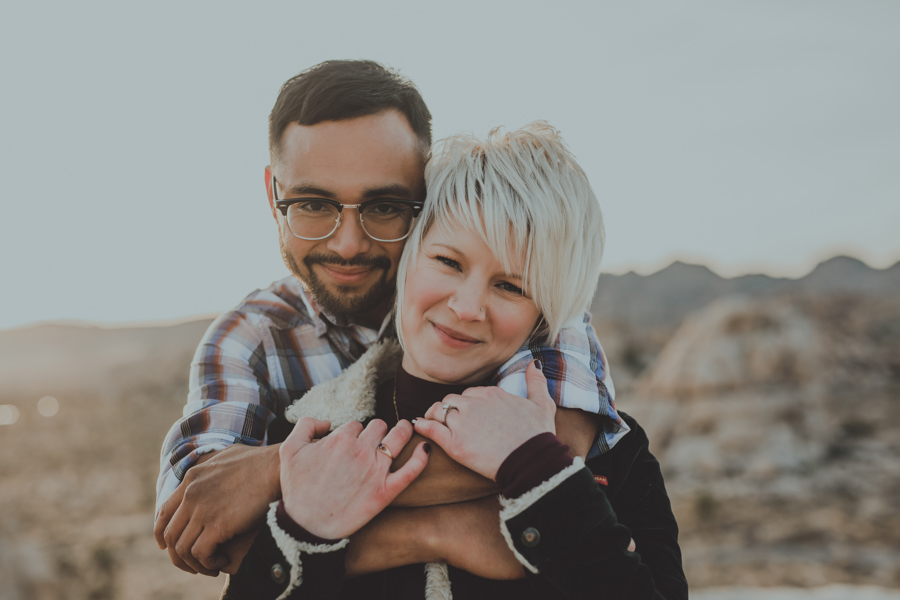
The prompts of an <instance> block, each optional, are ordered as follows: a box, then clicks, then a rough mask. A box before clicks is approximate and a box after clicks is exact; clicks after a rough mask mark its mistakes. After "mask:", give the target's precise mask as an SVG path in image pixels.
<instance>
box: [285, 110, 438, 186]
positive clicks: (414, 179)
mask: <svg viewBox="0 0 900 600" xmlns="http://www.w3.org/2000/svg"><path fill="white" fill-rule="evenodd" d="M275 171H276V176H277V177H278V181H279V184H280V185H281V186H282V187H283V188H284V189H285V190H290V189H292V188H297V187H299V186H313V187H318V188H322V189H327V190H331V191H333V192H334V193H335V194H341V195H358V194H362V193H363V192H364V191H365V190H370V189H373V188H379V187H384V186H405V187H407V188H409V189H411V190H414V191H415V190H417V189H418V188H419V187H420V186H421V182H422V177H423V172H424V164H423V160H422V154H421V152H420V148H419V145H418V139H417V138H416V135H415V134H414V133H413V131H412V128H411V127H410V126H409V123H408V121H407V120H406V118H405V117H404V116H403V115H402V114H400V113H399V112H397V111H393V110H392V111H383V112H381V113H378V114H375V115H367V116H365V117H358V118H355V119H347V120H344V121H325V122H322V123H317V124H315V125H300V124H298V123H291V124H290V125H289V126H288V127H287V129H285V132H284V136H283V137H282V152H281V155H280V159H279V161H278V164H277V165H275Z"/></svg>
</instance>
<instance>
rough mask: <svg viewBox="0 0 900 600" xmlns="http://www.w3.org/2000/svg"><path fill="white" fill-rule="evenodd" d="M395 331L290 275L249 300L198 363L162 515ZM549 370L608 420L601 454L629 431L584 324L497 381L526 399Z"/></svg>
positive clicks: (175, 438) (563, 397)
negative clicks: (365, 320)
mask: <svg viewBox="0 0 900 600" xmlns="http://www.w3.org/2000/svg"><path fill="white" fill-rule="evenodd" d="M389 324H390V317H387V318H386V319H385V321H384V322H383V323H382V326H381V329H380V330H378V331H376V330H374V329H370V328H367V327H363V326H360V325H356V324H352V323H346V322H341V321H339V320H338V319H336V318H334V317H333V316H332V315H328V314H326V313H325V312H324V311H321V310H320V309H319V308H318V307H317V306H316V305H315V303H314V301H313V299H312V298H310V297H309V296H308V294H307V293H306V292H305V291H304V290H303V288H302V286H301V284H300V283H299V282H298V281H297V280H296V279H295V278H293V277H287V278H285V279H282V280H280V281H276V282H275V283H273V284H272V285H271V286H269V287H268V288H266V289H264V290H257V291H255V292H253V293H251V294H250V295H249V296H247V297H246V298H245V299H244V300H243V301H242V302H241V303H240V304H239V305H238V306H237V307H236V308H235V309H233V310H231V311H228V312H226V313H225V314H223V315H221V316H220V317H219V318H218V319H216V320H215V321H214V322H213V323H212V324H211V325H210V327H209V329H208V330H207V332H206V334H205V335H204V337H203V339H202V340H201V342H200V345H199V346H198V347H197V351H196V353H195V354H194V359H193V361H192V363H191V372H190V388H189V392H188V399H187V404H186V405H185V407H184V411H183V416H182V418H181V419H180V420H179V421H178V422H176V423H175V424H174V425H173V426H172V428H171V429H170V430H169V433H168V435H167V436H166V439H165V442H164V443H163V447H162V452H161V455H160V473H159V479H158V481H157V485H156V498H157V501H156V502H157V508H159V506H160V505H162V503H163V502H164V501H165V500H166V499H167V498H168V497H169V496H170V495H171V493H172V492H173V491H174V490H175V488H176V487H178V485H179V484H180V483H181V481H182V479H183V478H184V474H185V473H186V472H187V470H188V469H189V468H190V467H191V466H193V465H194V464H195V463H196V462H197V459H198V458H199V457H200V456H201V455H203V454H205V453H207V452H213V451H216V450H222V449H224V448H226V447H228V446H230V445H231V444H247V445H250V446H261V445H265V444H266V443H267V430H268V427H269V424H270V423H271V422H272V421H273V420H275V419H276V418H277V417H279V416H283V415H284V411H285V409H286V408H287V407H288V406H290V404H291V403H292V402H293V401H294V400H296V399H298V398H300V397H301V396H303V394H305V393H306V392H307V390H309V389H310V388H311V387H312V386H314V385H316V384H317V383H321V382H323V381H327V380H329V379H332V378H334V377H336V376H337V375H339V374H340V373H341V372H342V371H343V370H344V369H345V368H347V367H348V366H349V365H350V364H352V363H353V362H354V361H356V359H357V358H359V356H360V355H361V354H362V353H363V352H365V351H366V349H367V348H368V347H369V346H370V345H371V344H372V343H374V342H375V341H376V340H377V339H379V337H380V336H381V335H384V334H385V332H386V330H387V329H388V326H389ZM533 358H538V359H540V360H541V362H542V363H543V369H544V374H545V375H546V377H547V380H548V382H549V389H550V393H551V395H552V396H553V398H554V400H555V401H556V402H557V404H558V405H559V406H564V407H567V408H579V409H582V410H587V411H589V412H594V413H600V414H605V415H607V416H609V417H610V419H607V421H609V425H608V426H607V427H606V432H605V435H601V436H600V439H598V442H597V447H596V448H595V452H597V451H603V450H605V449H607V448H608V447H609V446H611V445H612V443H615V441H616V440H617V439H618V438H619V437H621V436H622V435H624V434H625V433H627V431H628V427H627V425H625V424H624V423H623V422H622V419H621V418H620V417H619V415H618V414H616V412H615V408H614V403H613V398H614V393H615V391H614V388H613V385H612V379H611V378H610V376H609V369H608V365H607V362H606V356H605V355H604V354H603V349H602V348H601V347H600V344H599V342H598V341H597V338H596V335H595V334H594V330H593V328H592V327H591V326H590V324H589V323H588V318H587V317H586V318H585V319H584V320H583V321H582V322H579V323H572V324H567V327H566V328H565V329H564V330H563V332H562V333H561V334H560V337H559V343H558V345H557V346H556V347H553V348H546V347H544V348H539V347H534V348H527V347H523V348H521V349H520V350H519V351H518V352H517V353H516V355H515V356H514V357H513V358H512V359H510V360H509V361H507V363H505V364H504V365H503V367H501V369H500V370H499V372H498V374H497V377H496V383H497V384H498V385H499V386H500V387H502V388H503V389H505V390H507V391H509V392H511V393H514V394H516V395H520V396H523V397H524V396H525V395H526V387H525V367H526V366H527V363H528V361H529V360H532V359H533Z"/></svg>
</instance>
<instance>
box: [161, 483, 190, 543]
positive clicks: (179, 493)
mask: <svg viewBox="0 0 900 600" xmlns="http://www.w3.org/2000/svg"><path fill="white" fill-rule="evenodd" d="M184 488H185V486H184V485H179V486H178V487H177V488H175V491H174V492H172V495H171V496H169V497H168V499H166V501H165V502H163V505H162V506H161V507H160V508H159V514H158V515H157V517H156V523H154V524H153V537H154V538H156V545H157V546H159V549H160V550H165V549H166V538H165V533H166V527H168V526H169V521H170V520H171V519H172V515H174V514H175V511H176V510H177V509H178V507H179V506H181V499H182V498H183V497H184Z"/></svg>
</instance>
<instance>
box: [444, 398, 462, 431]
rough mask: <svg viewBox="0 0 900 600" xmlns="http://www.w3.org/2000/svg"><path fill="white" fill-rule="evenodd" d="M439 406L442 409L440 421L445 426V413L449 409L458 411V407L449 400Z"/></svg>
mask: <svg viewBox="0 0 900 600" xmlns="http://www.w3.org/2000/svg"><path fill="white" fill-rule="evenodd" d="M441 408H443V409H444V413H443V414H442V415H441V423H443V424H444V426H445V427H446V426H447V413H448V412H450V411H451V410H455V411H457V412H458V411H459V407H458V406H456V405H455V404H450V403H449V402H447V403H446V404H443V405H441Z"/></svg>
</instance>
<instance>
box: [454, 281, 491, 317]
mask: <svg viewBox="0 0 900 600" xmlns="http://www.w3.org/2000/svg"><path fill="white" fill-rule="evenodd" d="M472 287H473V286H469V285H464V286H462V287H459V288H457V289H456V292H455V293H454V294H453V295H452V296H451V297H450V300H448V301H447V306H449V307H450V310H452V311H453V312H454V313H456V316H457V317H458V318H459V320H460V321H481V320H483V319H484V317H485V314H486V313H485V311H486V309H485V305H484V295H483V294H481V293H479V292H478V290H474V289H471V288H472Z"/></svg>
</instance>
